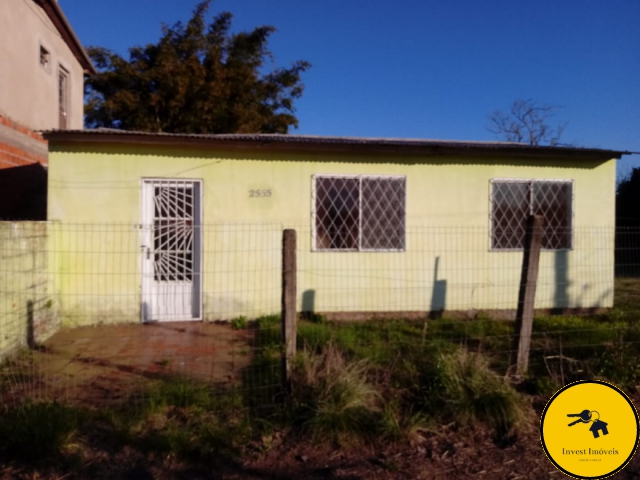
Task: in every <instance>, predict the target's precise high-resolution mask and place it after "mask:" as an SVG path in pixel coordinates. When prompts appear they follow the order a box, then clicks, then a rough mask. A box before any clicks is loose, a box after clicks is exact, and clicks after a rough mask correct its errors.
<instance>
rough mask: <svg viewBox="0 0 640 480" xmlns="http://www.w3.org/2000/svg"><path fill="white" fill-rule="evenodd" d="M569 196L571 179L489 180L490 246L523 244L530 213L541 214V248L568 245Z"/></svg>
mask: <svg viewBox="0 0 640 480" xmlns="http://www.w3.org/2000/svg"><path fill="white" fill-rule="evenodd" d="M572 200H573V181H571V180H492V181H491V248H492V249H494V250H515V249H521V248H523V247H524V235H525V228H526V225H527V218H528V217H529V216H530V215H542V217H543V218H544V235H543V237H542V248H543V249H546V250H566V249H570V248H572V246H573V235H572V216H573V211H572Z"/></svg>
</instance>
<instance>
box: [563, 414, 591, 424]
mask: <svg viewBox="0 0 640 480" xmlns="http://www.w3.org/2000/svg"><path fill="white" fill-rule="evenodd" d="M567 417H578V419H577V420H575V421H573V422H571V423H570V424H569V425H568V426H569V427H573V426H574V425H575V424H576V423H580V422H582V423H589V422H590V421H591V411H589V410H583V411H581V412H580V413H567Z"/></svg>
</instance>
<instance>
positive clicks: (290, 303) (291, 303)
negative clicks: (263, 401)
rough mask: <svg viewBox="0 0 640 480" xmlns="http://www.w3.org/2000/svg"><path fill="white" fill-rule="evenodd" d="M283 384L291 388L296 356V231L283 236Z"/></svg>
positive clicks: (290, 231) (289, 230) (288, 231)
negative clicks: (292, 366)
mask: <svg viewBox="0 0 640 480" xmlns="http://www.w3.org/2000/svg"><path fill="white" fill-rule="evenodd" d="M281 328H282V345H283V348H282V382H283V386H284V387H285V389H288V388H289V386H290V382H289V380H290V374H291V361H292V360H293V358H294V357H295V354H296V335H297V331H296V231H295V230H293V229H286V230H285V231H284V232H283V234H282V324H281Z"/></svg>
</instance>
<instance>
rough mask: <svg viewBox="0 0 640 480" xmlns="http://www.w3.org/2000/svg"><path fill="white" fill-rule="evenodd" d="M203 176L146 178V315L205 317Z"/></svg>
mask: <svg viewBox="0 0 640 480" xmlns="http://www.w3.org/2000/svg"><path fill="white" fill-rule="evenodd" d="M201 191H202V188H201V182H200V181H199V180H177V179H176V180H170V179H145V180H143V182H142V321H143V322H154V321H178V320H199V319H200V318H201V311H202V307H201V306H202V295H201V291H202V290H201V284H202V282H201V275H202V261H201V257H202V255H201V250H202V247H201V246H202V230H201V225H200V219H201V212H202V209H201V200H200V199H201Z"/></svg>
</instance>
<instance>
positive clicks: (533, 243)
mask: <svg viewBox="0 0 640 480" xmlns="http://www.w3.org/2000/svg"><path fill="white" fill-rule="evenodd" d="M543 227H544V219H543V217H542V215H531V216H530V217H529V218H528V219H527V229H526V232H525V237H524V255H523V257H522V274H521V276H520V292H519V294H518V310H517V313H516V325H515V336H514V347H513V350H514V358H512V364H513V363H516V365H517V373H518V374H524V373H526V372H527V370H528V369H529V348H530V347H531V330H532V328H533V307H534V304H535V299H536V282H537V280H538V265H539V263H540V249H541V247H542V234H543Z"/></svg>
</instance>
